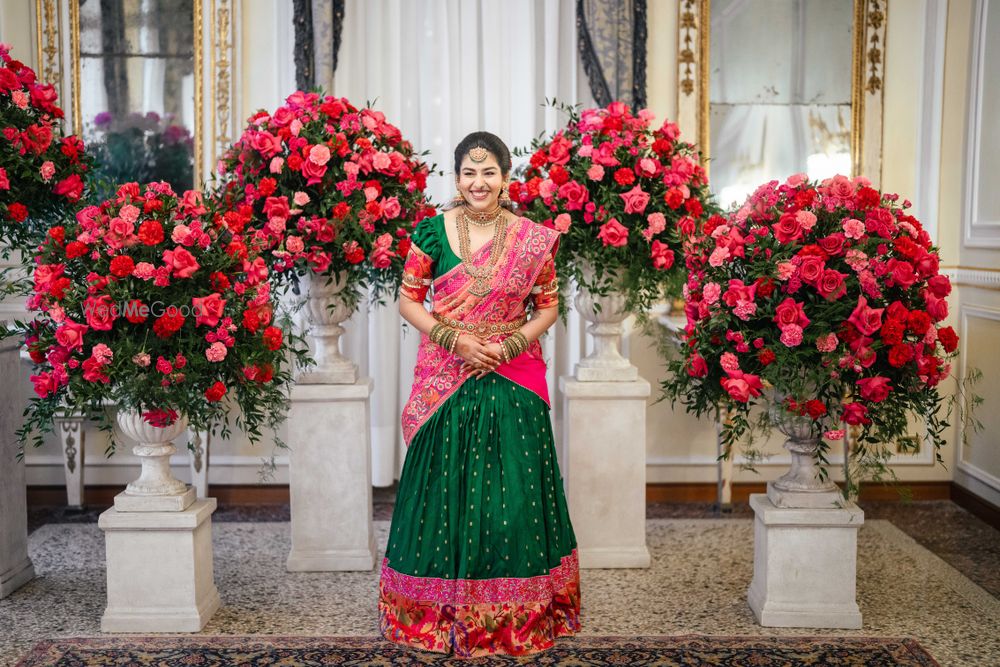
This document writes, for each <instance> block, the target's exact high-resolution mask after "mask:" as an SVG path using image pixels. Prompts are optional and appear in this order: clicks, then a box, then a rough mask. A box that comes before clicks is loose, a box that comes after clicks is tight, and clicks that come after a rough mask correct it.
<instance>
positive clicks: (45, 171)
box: [38, 160, 56, 181]
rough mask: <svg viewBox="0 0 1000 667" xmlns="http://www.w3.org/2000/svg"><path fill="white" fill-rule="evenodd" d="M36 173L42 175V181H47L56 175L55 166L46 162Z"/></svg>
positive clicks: (48, 161)
mask: <svg viewBox="0 0 1000 667" xmlns="http://www.w3.org/2000/svg"><path fill="white" fill-rule="evenodd" d="M38 172H39V173H40V174H41V175H42V180H45V181H47V180H49V179H50V178H52V176H53V174H55V173H56V166H55V165H54V164H52V162H51V161H50V160H46V161H45V162H43V163H42V166H41V168H40V169H39V170H38Z"/></svg>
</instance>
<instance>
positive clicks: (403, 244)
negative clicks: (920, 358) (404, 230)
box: [396, 236, 413, 259]
mask: <svg viewBox="0 0 1000 667" xmlns="http://www.w3.org/2000/svg"><path fill="white" fill-rule="evenodd" d="M412 245H413V241H412V240H411V239H410V237H409V236H407V237H406V238H403V239H399V243H398V244H397V245H396V254H397V255H399V256H400V257H402V258H403V259H406V256H407V255H408V254H410V247H411V246H412Z"/></svg>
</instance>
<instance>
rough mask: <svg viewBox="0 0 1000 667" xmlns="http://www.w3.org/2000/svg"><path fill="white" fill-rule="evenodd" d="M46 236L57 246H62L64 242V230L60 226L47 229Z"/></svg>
mask: <svg viewBox="0 0 1000 667" xmlns="http://www.w3.org/2000/svg"><path fill="white" fill-rule="evenodd" d="M48 236H49V238H51V239H52V240H53V241H55V242H56V243H58V244H59V245H62V244H63V242H64V241H65V240H66V228H65V227H63V226H62V225H56V226H55V227H52V228H51V229H49V231H48Z"/></svg>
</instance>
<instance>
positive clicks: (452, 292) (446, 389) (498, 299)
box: [402, 218, 559, 445]
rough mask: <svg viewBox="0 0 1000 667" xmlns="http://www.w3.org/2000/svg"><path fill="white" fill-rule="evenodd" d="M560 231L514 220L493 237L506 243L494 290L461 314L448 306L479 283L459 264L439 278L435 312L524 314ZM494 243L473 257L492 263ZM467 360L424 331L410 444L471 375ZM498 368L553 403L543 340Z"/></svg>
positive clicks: (406, 432) (487, 316) (483, 317)
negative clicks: (465, 366)
mask: <svg viewBox="0 0 1000 667" xmlns="http://www.w3.org/2000/svg"><path fill="white" fill-rule="evenodd" d="M558 236H559V234H558V232H556V231H555V230H552V229H549V228H548V227H544V226H542V225H539V224H536V223H534V222H532V221H531V220H528V219H527V218H519V219H518V220H517V221H515V222H513V223H511V224H510V225H508V227H507V233H506V236H505V238H504V239H498V240H495V241H493V242H492V243H497V242H502V243H504V249H503V252H502V253H501V255H500V259H499V261H498V263H497V268H496V271H495V272H494V275H493V281H492V283H491V285H490V287H491V288H492V291H491V292H490V293H489V294H488V295H487V296H485V297H483V298H482V300H481V301H479V302H478V303H475V305H474V306H473V307H472V308H470V309H469V310H467V311H466V312H464V313H461V314H459V315H456V314H454V313H452V312H448V311H446V310H445V309H444V306H443V305H442V300H443V299H445V298H448V297H452V296H458V297H462V296H465V295H466V294H467V293H468V290H469V287H471V286H472V283H473V279H472V278H471V277H470V276H469V275H468V274H467V273H466V271H465V268H464V266H463V265H462V264H459V265H458V266H456V267H454V268H453V269H452V270H451V271H448V272H447V273H445V274H443V275H441V276H439V277H438V278H437V279H436V280H435V281H434V283H433V285H434V301H433V308H432V312H433V313H436V314H440V315H444V316H447V317H450V318H452V319H456V320H458V321H460V322H465V323H473V324H502V323H507V322H513V321H516V320H518V319H520V318H522V317H524V315H525V307H526V302H527V298H528V296H529V294H531V291H532V287H534V285H535V282H536V280H537V279H538V277H539V273H540V272H541V271H542V269H543V267H544V265H545V260H546V257H547V256H549V254H550V253H551V252H552V248H553V245H554V244H555V242H556V239H557V238H558ZM490 245H491V243H487V244H485V245H484V246H483V247H482V248H480V249H479V250H478V251H477V252H476V253H475V255H474V256H473V260H472V261H473V263H474V264H476V265H483V264H485V263H486V261H487V260H488V258H489V252H490ZM504 335H505V334H498V335H495V336H490V337H488V338H489V340H490V341H491V342H497V341H499V340H501V339H502V338H503V337H504ZM462 363H463V361H462V359H461V358H460V357H459V356H457V355H455V354H452V353H450V352H448V351H446V350H444V349H443V348H441V347H440V346H439V345H436V344H434V343H432V342H431V341H430V339H429V338H428V337H427V335H426V334H422V335H421V337H420V349H419V351H418V352H417V365H416V368H415V369H414V373H413V375H414V377H413V391H412V392H411V393H410V399H409V400H408V401H407V403H406V406H405V407H404V408H403V416H402V423H403V440H404V442H405V443H406V444H407V445H409V444H410V442H411V441H412V440H413V436H414V435H416V433H417V431H418V430H419V429H420V427H421V426H423V425H424V423H425V422H426V421H427V420H428V419H430V417H431V415H433V414H434V412H435V411H436V410H437V409H438V408H439V407H440V406H441V405H442V404H443V403H444V402H445V401H446V400H447V399H448V398H449V397H450V396H451V395H452V394H453V393H455V391H457V390H458V388H459V387H461V386H462V383H464V382H465V381H466V380H467V379H468V376H465V375H463V374H462V373H461V367H462ZM496 372H497V373H498V374H500V375H502V376H503V377H505V378H507V379H509V380H510V381H512V382H514V383H516V384H518V385H520V386H522V387H524V388H526V389H528V390H530V391H533V392H535V393H536V394H538V396H540V397H541V398H542V400H544V401H545V402H546V403H549V394H548V387H547V386H546V382H545V360H544V359H543V358H542V348H541V345H540V344H539V343H538V341H535V342H533V343H532V344H531V346H530V347H529V348H528V350H527V351H526V352H524V353H523V354H521V355H519V356H518V357H517V358H515V359H513V360H512V361H510V362H507V363H503V364H501V365H500V367H499V368H498V369H497V371H496ZM473 381H474V380H473Z"/></svg>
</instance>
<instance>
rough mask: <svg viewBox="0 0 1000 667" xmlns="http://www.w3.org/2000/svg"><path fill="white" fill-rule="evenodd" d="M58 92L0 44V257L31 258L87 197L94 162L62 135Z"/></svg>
mask: <svg viewBox="0 0 1000 667" xmlns="http://www.w3.org/2000/svg"><path fill="white" fill-rule="evenodd" d="M56 99H57V96H56V91H55V88H54V87H53V86H52V85H50V84H43V83H40V82H39V81H37V79H36V76H35V72H34V71H33V70H32V69H31V68H30V67H28V66H27V65H25V64H24V63H22V62H20V61H18V60H15V59H14V58H12V57H11V55H10V47H9V46H8V45H7V44H0V133H2V134H3V138H2V139H0V238H2V239H3V244H2V245H0V256H3V257H7V256H9V254H10V252H11V251H12V250H20V251H22V252H23V253H26V254H27V253H30V252H31V251H32V250H33V249H34V247H35V246H36V245H37V244H38V243H39V242H40V241H41V239H42V238H43V237H44V233H45V229H46V228H47V227H48V226H49V225H52V224H55V221H58V220H61V219H63V218H67V217H69V215H70V212H71V211H72V209H73V208H74V207H75V205H76V203H77V202H79V201H80V199H81V198H82V197H83V193H84V187H85V182H84V179H85V177H86V174H87V171H88V170H89V168H90V164H91V159H90V157H88V155H87V154H86V152H85V151H84V146H83V142H82V141H80V139H79V138H78V137H76V136H72V135H71V136H68V137H64V136H62V131H61V129H60V125H59V119H60V118H62V117H63V111H62V109H60V108H59V107H58V106H57V105H56Z"/></svg>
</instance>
